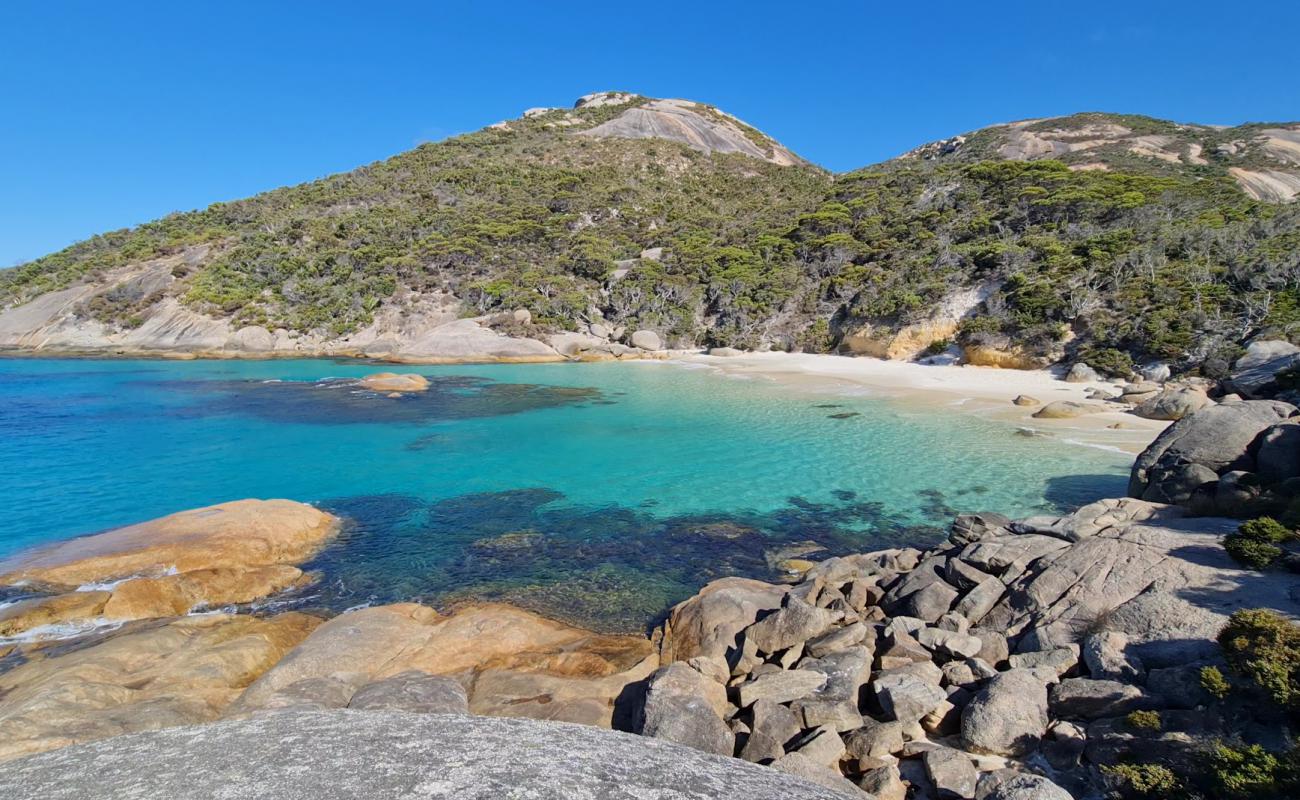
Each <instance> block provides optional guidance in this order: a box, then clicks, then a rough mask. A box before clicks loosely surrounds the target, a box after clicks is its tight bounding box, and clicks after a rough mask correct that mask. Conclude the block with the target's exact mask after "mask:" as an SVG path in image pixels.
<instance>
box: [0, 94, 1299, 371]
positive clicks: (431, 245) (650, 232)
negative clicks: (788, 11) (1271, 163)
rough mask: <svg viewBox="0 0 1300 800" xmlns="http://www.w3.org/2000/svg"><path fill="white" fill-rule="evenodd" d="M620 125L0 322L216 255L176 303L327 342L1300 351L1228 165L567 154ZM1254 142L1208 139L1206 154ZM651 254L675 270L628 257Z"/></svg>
mask: <svg viewBox="0 0 1300 800" xmlns="http://www.w3.org/2000/svg"><path fill="white" fill-rule="evenodd" d="M639 101H640V100H639V99H637V100H633V101H631V102H633V103H635V102H639ZM627 107H628V105H622V106H612V107H610V106H607V107H601V108H587V109H580V110H577V111H572V112H563V111H553V112H550V113H547V114H542V115H537V116H534V117H530V118H528V119H522V120H516V121H512V122H511V123H509V126H508V127H506V128H489V129H485V130H483V131H479V132H477V133H473V134H468V135H465V136H459V137H455V138H452V139H449V140H447V141H444V142H441V143H437V144H428V145H423V146H421V147H419V148H417V149H415V150H413V151H410V152H408V153H404V154H402V155H399V156H396V157H394V158H392V159H389V160H387V161H383V162H379V163H376V164H372V165H370V166H367V167H363V168H361V169H358V170H355V171H353V172H350V173H346V174H343V175H336V176H332V177H329V178H325V179H322V180H319V181H315V182H312V183H308V184H303V185H301V186H296V187H291V188H286V189H280V190H276V191H273V192H268V193H266V194H263V195H259V196H256V197H253V198H250V199H248V200H243V201H238V202H234V203H224V204H217V205H214V206H211V207H209V208H207V209H205V210H202V211H196V212H191V213H185V214H174V215H171V216H168V217H166V218H164V219H162V220H159V221H157V222H153V223H149V224H146V225H142V226H140V227H139V228H136V229H132V230H126V231H117V232H114V233H110V234H106V235H103V236H98V237H95V238H93V239H90V240H88V241H86V242H82V243H80V244H78V245H75V246H73V247H71V248H68V249H67V250H64V251H61V252H59V253H55V254H53V255H50V256H46V257H45V258H42V259H38V260H36V261H33V262H31V263H29V264H26V265H23V266H21V267H18V268H16V269H14V270H11V271H8V272H5V273H0V303H3V304H4V305H12V304H15V303H18V302H21V301H23V300H25V299H29V298H31V297H33V296H35V295H36V294H39V293H40V292H43V291H48V290H50V289H55V288H60V287H63V286H67V285H69V284H70V283H73V282H75V281H78V280H82V279H85V278H93V277H96V276H100V275H103V274H104V273H105V272H106V271H108V270H110V269H113V268H114V267H118V266H121V265H125V264H130V263H135V262H139V261H142V260H146V259H151V258H158V257H162V256H166V255H169V254H175V253H178V252H181V251H183V250H184V249H185V248H187V247H189V246H192V245H198V244H210V245H212V247H211V250H210V252H209V253H208V254H207V255H206V257H204V258H203V259H201V260H200V261H199V263H197V264H196V265H193V266H186V265H181V266H178V267H177V268H176V270H175V274H176V275H177V276H178V277H179V278H181V280H180V281H178V282H177V284H176V285H175V286H176V288H174V289H172V290H169V291H171V292H172V293H174V294H178V295H179V296H180V297H181V298H182V300H183V302H184V303H186V304H188V305H190V306H191V307H193V308H196V309H198V310H202V311H206V312H209V313H213V314H225V315H230V316H232V317H233V318H234V319H235V320H236V321H237V322H238V323H240V324H262V325H266V326H267V327H286V328H290V329H297V330H303V331H311V330H315V331H318V332H322V333H327V334H333V335H337V334H341V333H345V332H348V331H351V330H354V329H356V328H358V327H360V326H363V325H365V324H367V323H368V322H369V321H370V320H371V319H372V317H373V314H374V312H375V311H376V310H377V309H378V308H379V307H380V306H382V305H384V304H386V303H401V302H403V300H404V298H407V297H409V296H410V294H409V293H411V292H417V293H426V292H430V291H435V290H436V291H443V292H449V293H452V294H454V295H455V296H456V297H457V298H459V299H460V300H461V301H462V303H463V305H464V308H465V311H466V313H467V314H473V313H482V312H486V311H490V310H494V309H510V308H516V307H525V308H528V309H529V310H530V311H532V314H533V317H534V320H535V321H536V322H537V323H538V324H539V325H540V327H541V328H542V329H564V328H573V327H575V326H576V325H578V324H580V323H581V322H584V321H591V320H592V319H594V318H596V316H597V315H600V316H603V317H604V318H605V319H608V320H612V321H615V322H619V323H627V324H629V325H635V326H639V327H649V328H654V329H656V330H658V331H660V332H661V333H664V334H666V335H667V338H668V340H669V341H672V342H675V343H680V344H686V343H693V344H730V345H739V346H747V347H754V346H759V345H762V344H772V345H774V346H777V347H782V348H799V349H808V350H825V349H830V348H833V347H834V346H835V345H836V344H837V342H838V340H839V339H840V338H841V337H842V336H843V335H844V333H846V332H848V331H851V330H853V329H854V328H856V327H858V326H861V325H863V324H868V323H870V324H873V325H877V326H882V325H883V326H885V327H893V328H897V327H900V326H902V325H905V324H908V323H910V322H915V321H920V320H924V319H926V318H928V317H929V316H931V315H932V314H933V313H934V310H935V308H936V307H937V306H938V305H939V304H940V303H941V302H942V301H943V300H944V299H945V298H946V297H948V296H950V295H951V294H952V293H953V292H954V291H956V290H959V289H963V288H969V287H972V286H981V285H983V286H986V287H987V288H988V292H987V293H988V298H987V300H986V301H985V302H984V303H983V304H982V305H981V306H980V307H979V308H978V309H976V310H975V312H974V313H973V314H971V315H970V316H969V317H968V318H967V319H966V320H965V322H964V323H963V326H962V332H961V341H963V342H970V341H972V340H975V339H980V340H984V341H988V340H992V341H995V342H997V343H999V344H1000V345H1001V346H1008V345H1015V346H1018V347H1020V348H1023V349H1026V350H1028V351H1030V352H1033V353H1037V354H1042V355H1045V356H1048V357H1050V358H1052V359H1059V358H1062V357H1071V358H1075V357H1077V358H1083V359H1085V360H1088V361H1089V362H1090V363H1093V364H1094V365H1095V366H1098V367H1099V368H1101V369H1103V370H1106V371H1111V372H1116V373H1123V372H1126V371H1127V369H1128V367H1129V365H1130V364H1131V363H1132V362H1133V360H1139V361H1140V360H1151V359H1163V360H1170V361H1173V362H1176V363H1177V364H1180V365H1181V366H1183V367H1185V368H1193V367H1201V368H1202V369H1204V370H1205V371H1209V372H1214V371H1216V370H1221V369H1222V368H1223V365H1224V361H1225V360H1227V359H1229V358H1230V357H1231V356H1233V355H1234V354H1235V352H1236V348H1237V347H1238V346H1239V343H1240V342H1241V341H1242V340H1243V339H1245V338H1247V337H1249V336H1251V335H1255V334H1258V333H1259V332H1261V331H1265V330H1269V331H1272V332H1273V334H1274V335H1278V336H1282V337H1289V338H1293V339H1300V207H1297V206H1296V205H1277V204H1269V203H1263V202H1257V201H1254V200H1251V199H1249V198H1248V197H1247V196H1246V195H1245V194H1243V193H1242V191H1241V190H1240V189H1239V188H1238V187H1237V186H1236V184H1235V183H1234V182H1233V181H1232V180H1231V179H1230V178H1228V177H1227V173H1226V171H1225V169H1224V168H1223V165H1222V164H1217V163H1213V162H1209V163H1207V164H1206V165H1204V166H1193V165H1189V164H1171V163H1169V162H1168V161H1167V160H1162V159H1159V158H1150V157H1145V156H1141V155H1135V154H1133V153H1132V152H1130V151H1129V150H1127V149H1124V148H1122V147H1119V146H1116V147H1113V148H1110V149H1107V148H1102V149H1101V150H1099V151H1094V152H1090V153H1089V154H1087V159H1089V160H1090V162H1097V161H1098V160H1101V161H1102V162H1104V163H1105V164H1107V165H1109V166H1110V169H1109V170H1101V169H1085V170H1077V169H1071V168H1070V165H1069V164H1067V163H1065V161H1069V162H1072V163H1073V164H1074V166H1079V165H1080V164H1081V163H1083V162H1082V159H1083V158H1084V156H1081V155H1078V154H1074V155H1071V156H1069V157H1067V158H1066V159H1065V161H1058V160H1038V161H1029V162H1026V161H1005V160H999V158H998V157H997V155H996V152H997V151H996V147H995V145H996V144H997V142H998V140H997V136H998V135H1000V134H997V133H996V132H990V131H981V132H977V133H976V134H972V135H970V136H969V137H967V139H966V140H965V143H964V144H963V146H962V147H961V148H960V149H959V150H957V151H956V153H955V154H954V155H952V156H950V157H943V158H921V157H910V158H902V159H897V160H895V161H892V162H888V163H886V164H883V165H880V166H878V167H874V168H870V169H867V170H862V171H858V172H854V173H849V174H846V175H843V176H839V177H838V178H834V179H832V177H831V176H829V175H827V174H826V173H823V172H822V171H820V170H818V169H816V168H814V167H807V166H794V167H780V166H776V165H773V164H769V163H766V162H762V161H759V160H756V159H751V158H746V157H744V156H739V155H713V156H706V155H703V154H701V153H698V152H696V151H694V150H691V149H690V148H688V147H686V146H684V145H682V144H678V143H674V142H670V141H664V140H614V139H594V138H591V137H582V136H575V135H573V132H574V131H576V130H579V129H581V128H585V127H590V126H592V125H595V124H598V123H599V122H601V121H604V120H606V119H609V118H610V117H611V116H613V115H615V114H617V113H620V112H621V111H623V110H625V109H626V108H627ZM1098 122H1109V123H1113V124H1118V125H1124V126H1126V127H1127V128H1128V129H1130V130H1132V131H1134V132H1136V133H1151V134H1153V135H1163V136H1167V137H1172V136H1173V133H1172V132H1178V131H1180V130H1181V129H1180V128H1178V127H1177V126H1173V125H1172V123H1164V122H1160V121H1158V120H1150V119H1147V118H1142V117H1120V116H1103V115H1079V116H1078V117H1076V118H1068V119H1067V120H1066V121H1065V122H1062V121H1059V120H1058V121H1053V122H1051V125H1054V126H1056V127H1058V128H1059V127H1060V126H1061V125H1064V124H1076V125H1080V126H1083V125H1089V124H1096V123H1098ZM1040 124H1047V123H1040ZM1243 131H1244V132H1243ZM745 133H746V135H747V136H750V137H751V138H752V139H755V140H756V141H758V140H763V139H764V138H765V137H763V135H762V134H761V133H759V132H757V131H754V130H753V129H746V130H745ZM1249 133H1250V131H1249V130H1246V129H1231V130H1229V131H1222V132H1220V131H1210V129H1203V131H1202V132H1201V133H1199V134H1198V135H1199V136H1201V138H1202V140H1204V141H1203V144H1204V145H1205V146H1210V145H1213V143H1214V142H1215V141H1220V140H1222V141H1224V142H1226V141H1229V140H1231V139H1232V138H1233V137H1238V138H1240V137H1242V136H1245V135H1248V134H1249ZM1179 135H1183V134H1179ZM760 143H761V141H760ZM1198 146H1201V145H1198ZM1242 158H1245V156H1242ZM1251 158H1252V159H1256V160H1258V159H1257V158H1256V157H1255V156H1251ZM1250 163H1253V161H1251V162H1250ZM652 247H662V248H664V255H663V257H662V259H661V260H651V259H641V258H639V255H640V253H641V252H642V250H643V249H645V248H652ZM616 270H617V272H616ZM616 276H617V277H616ZM97 299H98V298H97ZM157 299H158V295H156V294H150V295H147V296H130V295H128V296H125V297H121V296H118V297H111V298H108V299H105V300H101V301H100V302H98V303H91V304H87V305H86V308H85V309H84V313H85V314H87V315H89V316H94V317H97V318H100V319H104V320H106V321H110V322H112V323H114V324H116V325H119V326H123V327H125V326H129V325H131V324H132V323H135V324H138V320H139V319H140V318H141V314H142V312H143V310H144V308H145V307H147V305H148V304H150V303H153V302H155V301H156V300H157ZM936 349H937V348H936Z"/></svg>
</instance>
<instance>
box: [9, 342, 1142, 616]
mask: <svg viewBox="0 0 1300 800" xmlns="http://www.w3.org/2000/svg"><path fill="white" fill-rule="evenodd" d="M374 371H376V367H375V366H374V365H368V364H361V363H350V362H345V361H329V360H302V361H106V360H104V361H100V360H27V359H14V360H0V508H3V509H4V513H3V514H2V515H0V555H4V554H6V553H12V552H14V551H17V550H20V549H22V548H25V547H29V546H32V545H36V544H40V543H43V542H48V541H52V540H57V539H63V538H68V537H71V536H76V535H80V534H85V533H91V532H95V531H98V530H103V529H106V528H110V527H114V526H117V525H123V524H127V523H130V522H135V521H139V520H142V519H148V518H151V517H156V516H159V515H162V514H167V513H171V512H174V511H178V510H181V509H186V508H192V507H196V506H202V505H207V504H210V503H215V502H221V501H224V500H231V499H237V498H242V497H263V498H267V497H287V498H292V499H296V500H302V501H308V502H313V503H317V504H319V505H321V506H322V507H324V508H328V509H330V510H332V511H335V512H336V513H339V514H341V515H343V516H344V517H345V518H347V519H348V520H349V523H348V527H347V530H346V532H345V534H344V535H343V536H342V537H341V539H340V541H339V542H338V543H337V544H335V545H334V546H332V547H331V548H330V549H328V550H327V551H325V552H324V553H322V554H321V556H320V557H319V558H318V559H317V560H316V561H315V562H313V563H312V564H311V565H310V566H311V568H312V569H315V570H319V571H320V572H321V573H322V575H323V579H322V581H321V582H320V583H319V584H318V585H317V586H316V587H315V588H313V589H312V590H310V591H308V592H306V593H304V594H303V595H302V596H300V597H296V598H292V601H293V602H295V603H297V604H300V605H307V606H312V605H319V606H325V607H329V608H333V609H335V610H337V609H341V608H347V607H350V606H353V605H358V604H362V603H368V602H387V601H391V600H399V599H401V600H405V599H420V600H425V601H429V602H434V603H446V602H450V601H454V600H456V599H459V598H462V597H475V598H495V599H503V600H508V601H511V602H516V603H520V604H523V605H526V606H530V607H533V608H537V609H539V610H541V611H544V612H546V613H549V614H552V615H555V616H559V617H563V618H568V619H573V620H576V621H582V622H584V623H586V624H591V625H595V626H597V627H604V628H607V629H628V628H639V627H642V626H644V624H645V623H646V622H647V621H649V620H652V619H653V618H654V617H656V616H657V615H659V614H661V613H662V611H663V610H664V609H665V608H666V607H667V606H668V605H670V604H671V603H673V602H676V601H677V600H680V599H681V598H682V597H685V596H687V595H689V594H690V593H692V592H693V591H695V590H696V589H697V588H698V587H699V586H700V585H702V584H703V583H705V582H707V581H708V580H711V579H712V578H714V577H718V576H721V575H726V574H747V575H753V576H756V577H765V578H772V577H774V573H773V572H772V567H771V566H770V564H771V562H773V561H774V560H776V559H777V558H779V556H780V555H781V554H780V553H778V552H777V551H780V550H781V549H782V548H783V547H788V546H790V545H797V544H803V545H806V546H812V545H816V546H819V547H822V548H825V549H824V550H821V551H818V553H817V554H816V555H814V556H812V557H814V558H818V557H822V556H824V555H826V554H829V553H842V552H851V551H861V550H863V549H868V548H876V547H883V546H891V545H895V544H900V543H909V544H922V543H926V542H930V541H934V540H935V539H936V538H937V537H939V536H941V535H942V531H943V529H944V528H945V527H946V525H947V523H948V522H949V520H950V519H951V516H952V514H954V513H956V512H957V511H973V510H990V511H1001V512H1004V513H1007V514H1012V515H1016V514H1027V513H1034V512H1040V511H1044V510H1051V509H1055V508H1060V507H1065V506H1073V505H1078V504H1080V503H1084V502H1087V501H1089V500H1092V499H1095V498H1097V497H1101V496H1105V495H1109V494H1114V493H1117V492H1118V493H1122V491H1123V489H1124V485H1125V476H1126V473H1127V468H1128V465H1129V463H1130V459H1129V457H1128V456H1125V455H1122V454H1119V453H1110V452H1106V451H1103V450H1098V449H1093V448H1086V447H1080V446H1071V445H1067V444H1063V443H1061V442H1059V441H1053V440H1050V439H1044V438H1026V437H1023V436H1019V435H1016V432H1015V430H1014V428H1012V427H1010V426H1008V425H1005V424H1002V423H997V422H992V421H988V420H983V419H980V418H978V417H975V416H971V415H963V414H960V413H957V412H956V411H954V412H952V413H946V414H945V413H939V414H936V413H935V412H934V410H933V408H928V409H909V408H907V407H906V406H903V405H901V404H899V403H897V402H894V401H886V400H881V399H875V398H871V397H864V396H839V395H833V394H814V393H812V392H811V391H796V390H792V389H790V388H789V387H783V386H778V385H776V384H773V383H771V382H768V381H762V380H740V379H736V378H731V377H726V376H722V375H720V374H717V373H715V372H713V371H712V370H705V369H692V368H688V367H685V366H682V365H677V364H666V363H625V364H581V365H578V364H556V365H492V366H481V365H480V366H456V367H418V368H411V369H410V370H409V371H416V372H419V373H421V374H424V375H427V376H428V377H429V378H430V379H431V380H432V381H433V388H432V389H431V391H430V392H428V393H425V394H418V395H407V396H404V397H401V398H389V397H385V396H381V395H377V394H374V393H370V392H364V391H360V390H358V389H357V388H356V386H355V385H354V384H353V383H352V382H351V381H350V380H348V379H354V378H356V377H359V376H362V375H365V374H368V373H370V372H374Z"/></svg>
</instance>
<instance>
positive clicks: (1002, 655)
mask: <svg viewBox="0 0 1300 800" xmlns="http://www.w3.org/2000/svg"><path fill="white" fill-rule="evenodd" d="M970 635H971V636H974V637H975V638H977V639H979V640H980V641H981V642H983V643H984V647H982V648H980V654H979V660H981V661H984V662H985V663H988V664H991V665H993V666H995V667H996V666H998V665H1000V664H1003V663H1005V662H1006V660H1007V657H1008V656H1009V654H1010V652H1011V648H1010V646H1009V645H1008V644H1007V637H1006V636H1004V635H1003V634H1001V633H999V632H998V631H995V630H990V629H988V628H971V631H970Z"/></svg>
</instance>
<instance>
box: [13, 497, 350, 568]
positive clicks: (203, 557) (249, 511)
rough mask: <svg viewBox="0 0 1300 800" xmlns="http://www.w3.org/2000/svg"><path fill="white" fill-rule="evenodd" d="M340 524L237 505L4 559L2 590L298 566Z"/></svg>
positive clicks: (297, 510) (301, 507)
mask: <svg viewBox="0 0 1300 800" xmlns="http://www.w3.org/2000/svg"><path fill="white" fill-rule="evenodd" d="M338 524H339V523H338V519H337V518H336V517H334V516H332V515H330V514H327V513H325V512H323V511H320V510H319V509H316V508H313V507H311V506H309V505H306V504H303V503H295V502H293V501H291V500H237V501H234V502H231V503H221V504H220V505H215V506H208V507H207V508H200V509H195V510H192V511H182V512H180V513H178V514H172V515H170V516H166V517H162V518H159V519H155V520H150V521H149V522H142V523H139V524H136V525H129V526H127V527H125V528H117V529H116V530H111V531H108V532H107V533H101V534H98V535H95V536H85V537H82V538H79V539H72V540H69V541H66V542H60V543H58V544H55V545H51V546H48V547H43V548H39V549H36V550H33V551H29V552H27V553H20V554H18V555H17V556H14V557H12V558H9V559H6V560H4V561H0V584H15V583H19V582H24V581H25V582H27V583H30V584H33V585H36V586H40V587H44V588H50V589H54V590H67V589H74V588H76V587H77V586H80V585H83V584H87V583H98V582H104V581H113V580H119V579H122V578H128V577H133V576H155V577H156V576H160V575H164V574H167V573H169V572H175V573H184V572H193V571H195V570H205V569H214V568H233V569H249V568H251V567H264V566H270V565H273V564H296V563H300V562H302V561H304V560H306V559H307V558H309V557H310V556H312V555H313V554H314V553H315V552H316V551H317V550H319V549H320V547H321V546H322V545H323V544H325V542H326V541H328V540H329V539H330V538H331V537H332V536H333V535H334V534H335V533H336V532H337V531H338Z"/></svg>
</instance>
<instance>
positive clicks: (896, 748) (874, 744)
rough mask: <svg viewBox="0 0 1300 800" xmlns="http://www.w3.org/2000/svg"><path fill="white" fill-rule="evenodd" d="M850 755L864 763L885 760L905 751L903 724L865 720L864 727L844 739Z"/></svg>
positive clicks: (851, 732)
mask: <svg viewBox="0 0 1300 800" xmlns="http://www.w3.org/2000/svg"><path fill="white" fill-rule="evenodd" d="M844 743H845V747H846V748H847V750H848V752H849V755H851V756H853V757H854V758H856V759H858V760H859V761H862V760H863V759H867V758H885V757H888V756H891V755H893V754H894V753H901V752H902V751H903V723H901V722H897V721H892V720H891V721H889V722H881V721H879V720H875V719H870V718H867V719H864V720H863V721H862V727H860V728H858V729H857V730H854V731H850V732H849V733H848V734H846V736H845V738H844Z"/></svg>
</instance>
